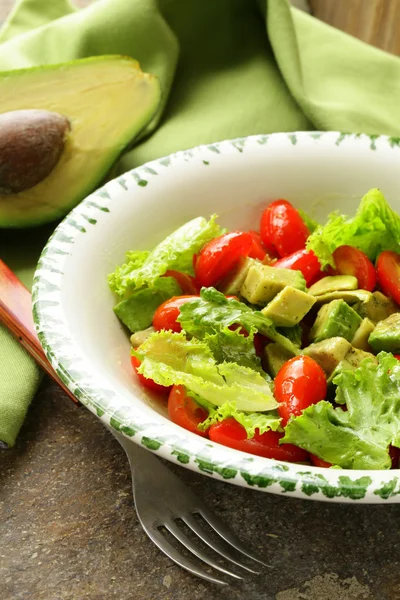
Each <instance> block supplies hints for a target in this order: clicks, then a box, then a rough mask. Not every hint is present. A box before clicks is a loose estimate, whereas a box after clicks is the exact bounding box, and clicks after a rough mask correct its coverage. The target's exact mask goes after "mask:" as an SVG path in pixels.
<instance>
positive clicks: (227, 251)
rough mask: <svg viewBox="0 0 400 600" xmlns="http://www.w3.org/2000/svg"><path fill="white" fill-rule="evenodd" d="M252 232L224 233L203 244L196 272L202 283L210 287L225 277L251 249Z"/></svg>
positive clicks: (198, 279)
mask: <svg viewBox="0 0 400 600" xmlns="http://www.w3.org/2000/svg"><path fill="white" fill-rule="evenodd" d="M251 245H252V237H251V235H250V233H245V232H242V231H232V232H230V233H224V234H223V235H220V236H219V237H217V238H215V239H213V240H211V241H210V242H208V244H206V245H205V246H203V248H202V249H201V251H200V254H199V256H198V257H197V261H196V266H195V274H196V279H197V281H198V282H199V284H200V285H202V286H205V287H210V286H212V285H215V284H216V283H218V281H219V280H220V279H222V278H223V277H225V275H227V274H228V273H229V271H230V270H231V269H232V268H233V267H234V266H235V264H236V263H237V262H238V261H239V260H240V259H241V258H242V257H243V256H248V255H249V252H250V250H251Z"/></svg>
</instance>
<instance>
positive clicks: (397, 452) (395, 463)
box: [389, 446, 400, 469]
mask: <svg viewBox="0 0 400 600" xmlns="http://www.w3.org/2000/svg"><path fill="white" fill-rule="evenodd" d="M389 456H390V458H391V459H392V469H398V468H399V459H400V449H399V448H396V446H389Z"/></svg>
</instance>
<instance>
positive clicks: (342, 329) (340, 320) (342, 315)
mask: <svg viewBox="0 0 400 600" xmlns="http://www.w3.org/2000/svg"><path fill="white" fill-rule="evenodd" d="M361 322H362V319H361V317H360V315H358V314H357V313H356V311H355V310H353V309H352V308H351V306H349V305H348V304H346V302H344V300H332V302H329V304H325V305H324V306H322V307H321V308H320V309H319V311H318V314H317V318H316V320H315V323H314V325H313V327H312V329H311V331H310V335H309V339H310V340H311V341H313V342H320V341H322V340H326V339H328V338H331V337H343V338H344V339H345V340H348V341H349V342H350V341H351V340H352V339H353V337H354V334H355V332H356V331H357V329H358V327H359V326H360V325H361Z"/></svg>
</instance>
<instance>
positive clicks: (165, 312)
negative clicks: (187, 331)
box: [153, 295, 199, 333]
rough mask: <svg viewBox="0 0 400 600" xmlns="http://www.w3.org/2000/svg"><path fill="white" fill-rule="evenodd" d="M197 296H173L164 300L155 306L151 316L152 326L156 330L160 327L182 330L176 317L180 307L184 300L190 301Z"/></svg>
mask: <svg viewBox="0 0 400 600" xmlns="http://www.w3.org/2000/svg"><path fill="white" fill-rule="evenodd" d="M198 297H199V296H195V295H191V296H174V297H173V298H170V299H169V300H166V301H165V302H163V303H162V304H160V306H159V307H158V308H157V310H156V312H155V313H154V317H153V327H154V329H155V330H156V331H161V329H169V330H171V331H174V332H175V333H179V332H180V331H182V326H181V324H180V323H178V321H177V318H178V317H179V314H180V312H181V311H180V308H181V306H182V304H185V302H190V300H194V299H195V298H198Z"/></svg>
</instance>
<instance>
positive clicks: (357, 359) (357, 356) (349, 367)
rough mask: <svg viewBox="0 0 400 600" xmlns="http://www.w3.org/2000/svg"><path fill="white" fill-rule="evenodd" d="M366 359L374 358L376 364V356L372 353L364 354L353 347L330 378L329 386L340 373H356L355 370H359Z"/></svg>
mask: <svg viewBox="0 0 400 600" xmlns="http://www.w3.org/2000/svg"><path fill="white" fill-rule="evenodd" d="M365 358H372V359H373V360H374V362H376V358H375V356H374V355H373V354H371V353H370V352H364V351H363V350H358V349H357V348H352V347H351V348H350V350H349V351H348V352H347V354H346V356H345V357H344V359H343V360H341V361H340V363H339V364H338V365H337V366H336V368H335V369H334V371H333V372H332V373H331V375H330V376H329V377H328V380H327V384H328V386H329V385H331V384H332V382H333V380H334V379H335V377H336V375H338V374H339V373H343V371H355V369H358V367H359V366H360V365H361V363H362V361H363V360H364V359H365Z"/></svg>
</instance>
